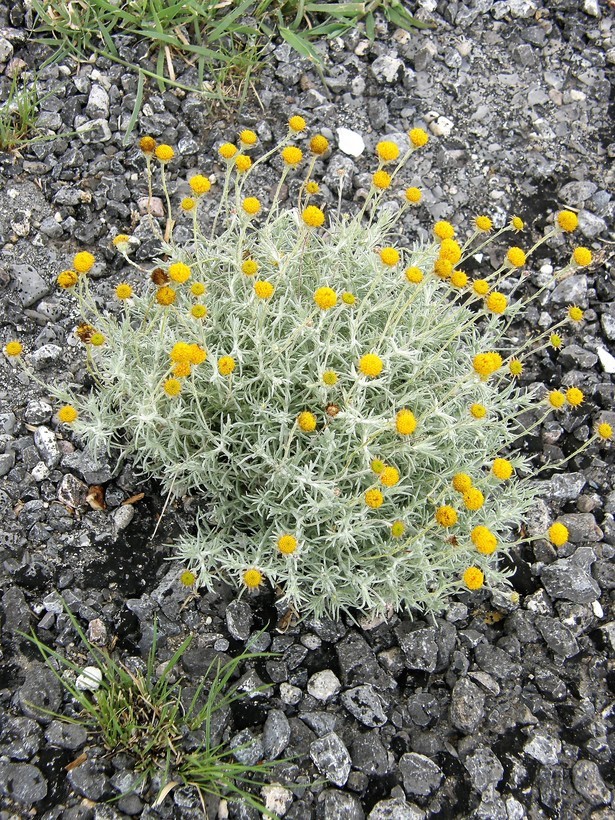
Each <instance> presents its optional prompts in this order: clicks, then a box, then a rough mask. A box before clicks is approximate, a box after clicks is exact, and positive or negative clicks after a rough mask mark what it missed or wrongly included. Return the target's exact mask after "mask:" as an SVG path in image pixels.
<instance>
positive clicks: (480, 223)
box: [474, 216, 493, 233]
mask: <svg viewBox="0 0 615 820" xmlns="http://www.w3.org/2000/svg"><path fill="white" fill-rule="evenodd" d="M474 224H475V225H476V228H477V230H479V231H483V232H484V233H489V231H490V230H491V229H492V228H493V222H492V221H491V220H490V219H489V217H488V216H477V217H476V219H475V220H474Z"/></svg>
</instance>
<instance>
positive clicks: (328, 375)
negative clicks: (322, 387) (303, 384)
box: [322, 370, 337, 387]
mask: <svg viewBox="0 0 615 820" xmlns="http://www.w3.org/2000/svg"><path fill="white" fill-rule="evenodd" d="M322 380H323V382H324V383H325V384H326V385H327V387H333V385H334V384H337V373H336V372H335V370H325V372H324V373H323V374H322Z"/></svg>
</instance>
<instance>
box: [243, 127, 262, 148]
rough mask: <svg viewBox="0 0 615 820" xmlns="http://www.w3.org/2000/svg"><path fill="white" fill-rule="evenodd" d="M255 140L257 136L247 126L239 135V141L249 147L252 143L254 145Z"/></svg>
mask: <svg viewBox="0 0 615 820" xmlns="http://www.w3.org/2000/svg"><path fill="white" fill-rule="evenodd" d="M257 141H258V137H257V136H256V134H255V132H254V131H251V130H250V129H249V128H246V129H245V130H244V131H242V132H241V134H240V135H239V142H241V144H242V145H245V146H250V147H251V146H252V145H256V143H257Z"/></svg>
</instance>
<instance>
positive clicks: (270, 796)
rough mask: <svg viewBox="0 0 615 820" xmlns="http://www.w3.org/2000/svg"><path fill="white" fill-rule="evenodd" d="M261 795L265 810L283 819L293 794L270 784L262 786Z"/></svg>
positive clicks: (277, 784)
mask: <svg viewBox="0 0 615 820" xmlns="http://www.w3.org/2000/svg"><path fill="white" fill-rule="evenodd" d="M261 794H262V796H263V800H264V803H265V808H266V809H269V811H271V812H273V813H274V815H276V816H277V817H284V816H285V814H286V812H287V811H288V810H289V808H290V807H291V805H292V802H293V793H292V792H291V791H290V789H285V788H284V786H280V784H279V783H271V784H267V785H266V786H263V788H262V789H261ZM207 816H208V817H213V816H214V815H213V813H212V814H208V815H207ZM219 816H220V815H218V817H219Z"/></svg>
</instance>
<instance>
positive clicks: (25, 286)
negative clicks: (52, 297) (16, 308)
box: [12, 264, 50, 308]
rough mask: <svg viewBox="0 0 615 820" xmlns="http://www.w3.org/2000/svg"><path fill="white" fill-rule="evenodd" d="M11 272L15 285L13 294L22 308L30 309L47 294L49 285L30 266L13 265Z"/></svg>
mask: <svg viewBox="0 0 615 820" xmlns="http://www.w3.org/2000/svg"><path fill="white" fill-rule="evenodd" d="M12 271H13V279H14V281H15V284H16V288H15V292H16V293H17V298H18V299H19V301H20V302H21V306H22V307H25V308H28V307H32V305H34V304H35V303H36V302H38V300H39V299H42V298H43V296H47V294H48V293H49V290H50V287H49V285H48V284H47V282H45V280H44V279H43V277H42V276H41V275H40V273H39V272H38V271H37V270H36V269H35V268H33V267H32V265H27V264H18V265H13V267H12Z"/></svg>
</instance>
